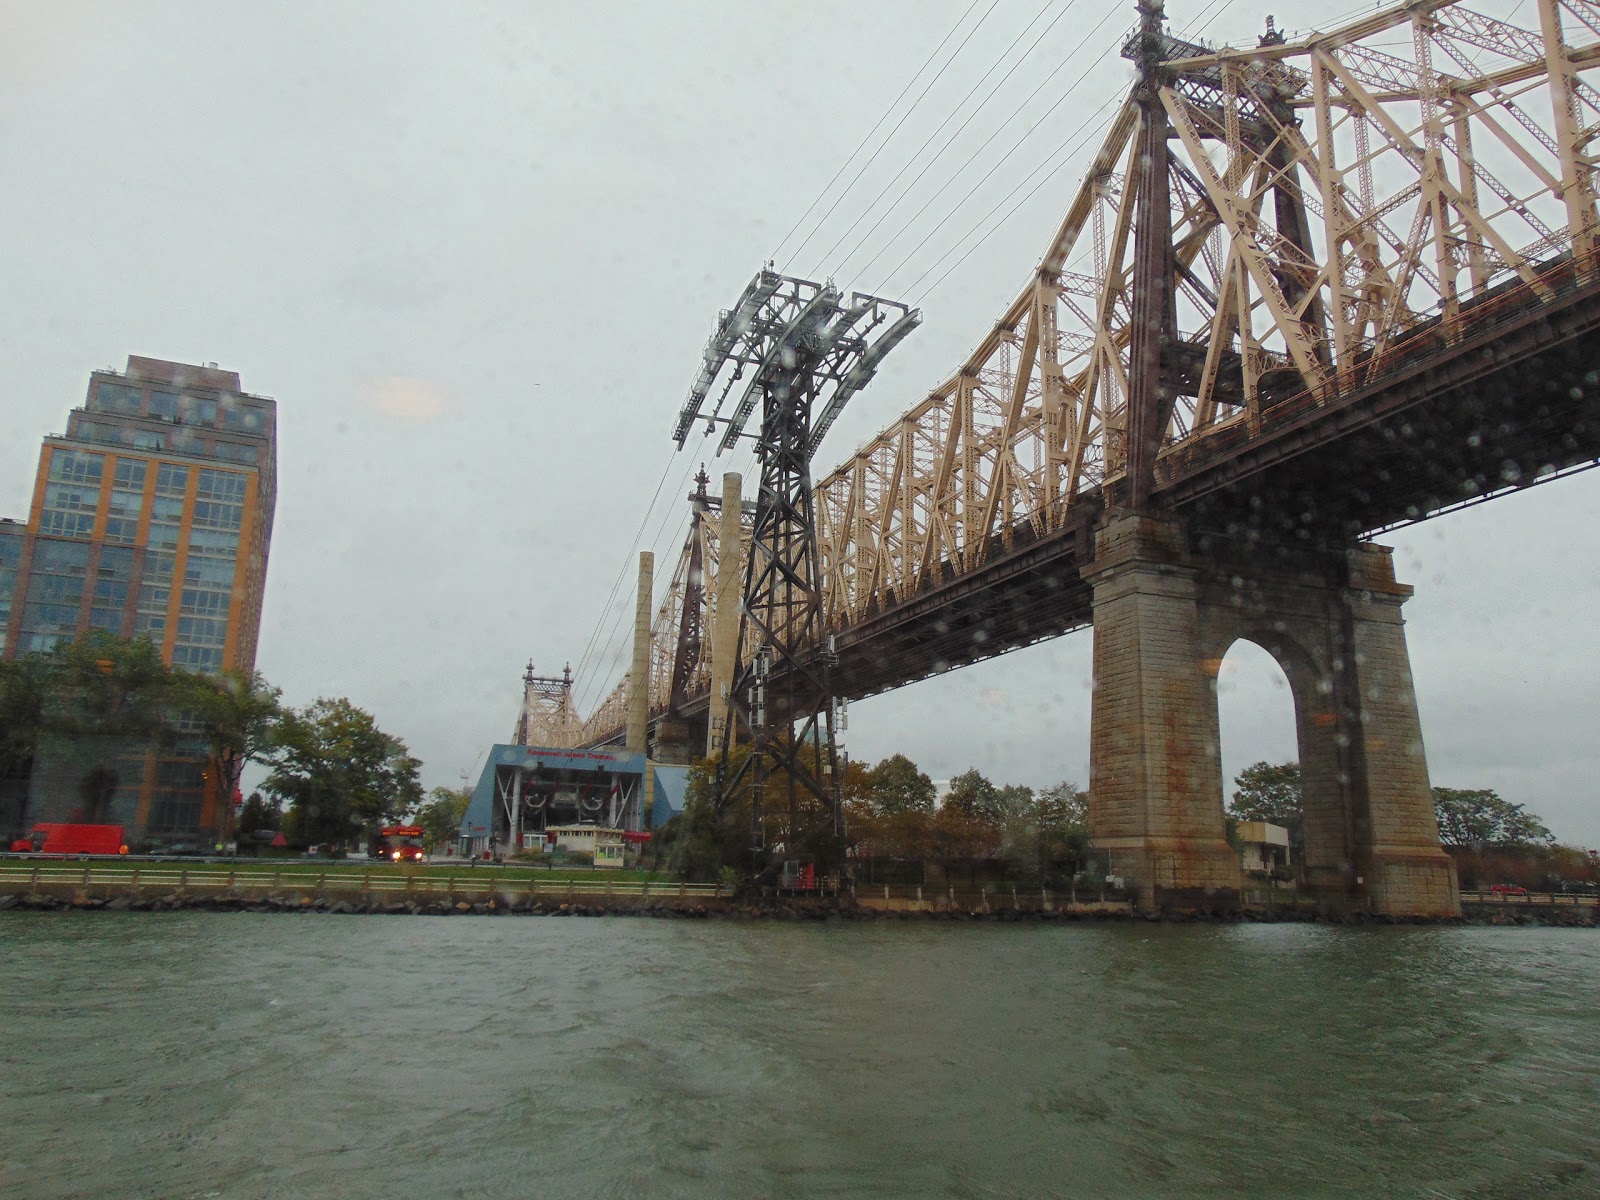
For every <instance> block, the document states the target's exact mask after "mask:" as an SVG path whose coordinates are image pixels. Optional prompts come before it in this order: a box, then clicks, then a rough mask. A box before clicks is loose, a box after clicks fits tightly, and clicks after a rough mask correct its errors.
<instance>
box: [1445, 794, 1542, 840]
mask: <svg viewBox="0 0 1600 1200" xmlns="http://www.w3.org/2000/svg"><path fill="white" fill-rule="evenodd" d="M1433 809H1434V812H1435V814H1436V815H1437V816H1438V818H1439V839H1440V841H1442V842H1444V844H1445V845H1447V846H1462V847H1473V848H1478V849H1482V848H1483V847H1486V846H1497V847H1501V848H1510V849H1528V848H1531V847H1535V846H1549V845H1550V844H1551V843H1552V842H1554V841H1555V835H1554V834H1552V833H1551V832H1550V830H1549V829H1547V828H1545V825H1544V822H1542V821H1540V820H1539V819H1538V818H1537V817H1535V816H1534V815H1533V814H1532V813H1530V812H1528V811H1527V810H1526V809H1524V808H1523V806H1522V805H1520V804H1513V803H1511V802H1510V801H1509V800H1505V799H1502V798H1501V797H1500V796H1499V795H1497V794H1496V793H1495V791H1494V789H1493V788H1474V789H1464V788H1446V787H1436V788H1434V789H1433Z"/></svg>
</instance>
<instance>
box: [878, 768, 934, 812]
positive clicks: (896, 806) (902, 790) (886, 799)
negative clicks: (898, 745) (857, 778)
mask: <svg viewBox="0 0 1600 1200" xmlns="http://www.w3.org/2000/svg"><path fill="white" fill-rule="evenodd" d="M867 783H868V787H869V790H870V799H869V803H870V804H871V805H872V809H873V811H874V812H876V813H879V814H881V815H883V816H889V815H892V814H894V813H902V812H920V813H931V812H932V811H933V798H934V792H935V789H934V786H933V780H931V779H929V778H928V777H927V776H926V775H924V774H923V773H922V772H921V771H919V770H917V764H916V763H914V762H912V761H911V760H910V759H909V758H907V757H906V756H905V755H904V754H891V755H890V756H889V757H888V758H886V759H884V760H883V761H882V762H880V763H878V764H877V765H876V766H874V767H873V768H872V769H871V770H870V771H869V772H868V773H867Z"/></svg>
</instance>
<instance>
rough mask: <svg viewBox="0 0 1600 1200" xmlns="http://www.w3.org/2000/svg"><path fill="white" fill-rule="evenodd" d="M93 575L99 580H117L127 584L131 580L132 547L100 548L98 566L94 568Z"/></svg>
mask: <svg viewBox="0 0 1600 1200" xmlns="http://www.w3.org/2000/svg"><path fill="white" fill-rule="evenodd" d="M95 575H96V576H97V577H98V578H100V579H119V580H122V581H123V582H127V581H128V580H129V579H132V578H133V547H132V546H103V547H101V550H100V565H99V566H98V567H96V568H95Z"/></svg>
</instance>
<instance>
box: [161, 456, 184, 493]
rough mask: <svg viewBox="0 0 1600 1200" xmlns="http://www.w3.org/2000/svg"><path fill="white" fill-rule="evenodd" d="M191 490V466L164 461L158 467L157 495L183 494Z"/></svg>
mask: <svg viewBox="0 0 1600 1200" xmlns="http://www.w3.org/2000/svg"><path fill="white" fill-rule="evenodd" d="M188 490H189V468H188V467H180V466H178V465H177V464H176V463H162V464H161V465H160V466H159V467H158V468H157V469H156V495H158V496H180V497H181V496H182V495H183V494H184V493H185V492H186V491H188Z"/></svg>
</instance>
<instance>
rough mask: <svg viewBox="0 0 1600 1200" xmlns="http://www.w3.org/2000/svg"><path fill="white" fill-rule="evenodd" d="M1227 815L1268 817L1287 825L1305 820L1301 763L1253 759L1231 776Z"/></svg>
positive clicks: (1294, 825) (1252, 818) (1241, 818)
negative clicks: (1231, 794) (1231, 791)
mask: <svg viewBox="0 0 1600 1200" xmlns="http://www.w3.org/2000/svg"><path fill="white" fill-rule="evenodd" d="M1233 782H1234V792H1233V799H1232V800H1231V801H1230V802H1229V804H1228V815H1229V816H1230V817H1232V818H1234V820H1236V821H1268V822H1270V823H1272V824H1273V825H1282V826H1284V827H1285V828H1288V829H1295V828H1299V826H1300V825H1301V824H1302V822H1303V820H1304V807H1305V806H1304V801H1303V800H1302V799H1301V794H1300V764H1299V763H1292V762H1288V763H1277V764H1276V765H1274V764H1272V763H1266V762H1258V763H1252V764H1251V765H1250V766H1248V767H1246V768H1245V769H1244V770H1242V771H1240V772H1239V774H1238V775H1237V776H1235V778H1234V781H1233Z"/></svg>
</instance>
